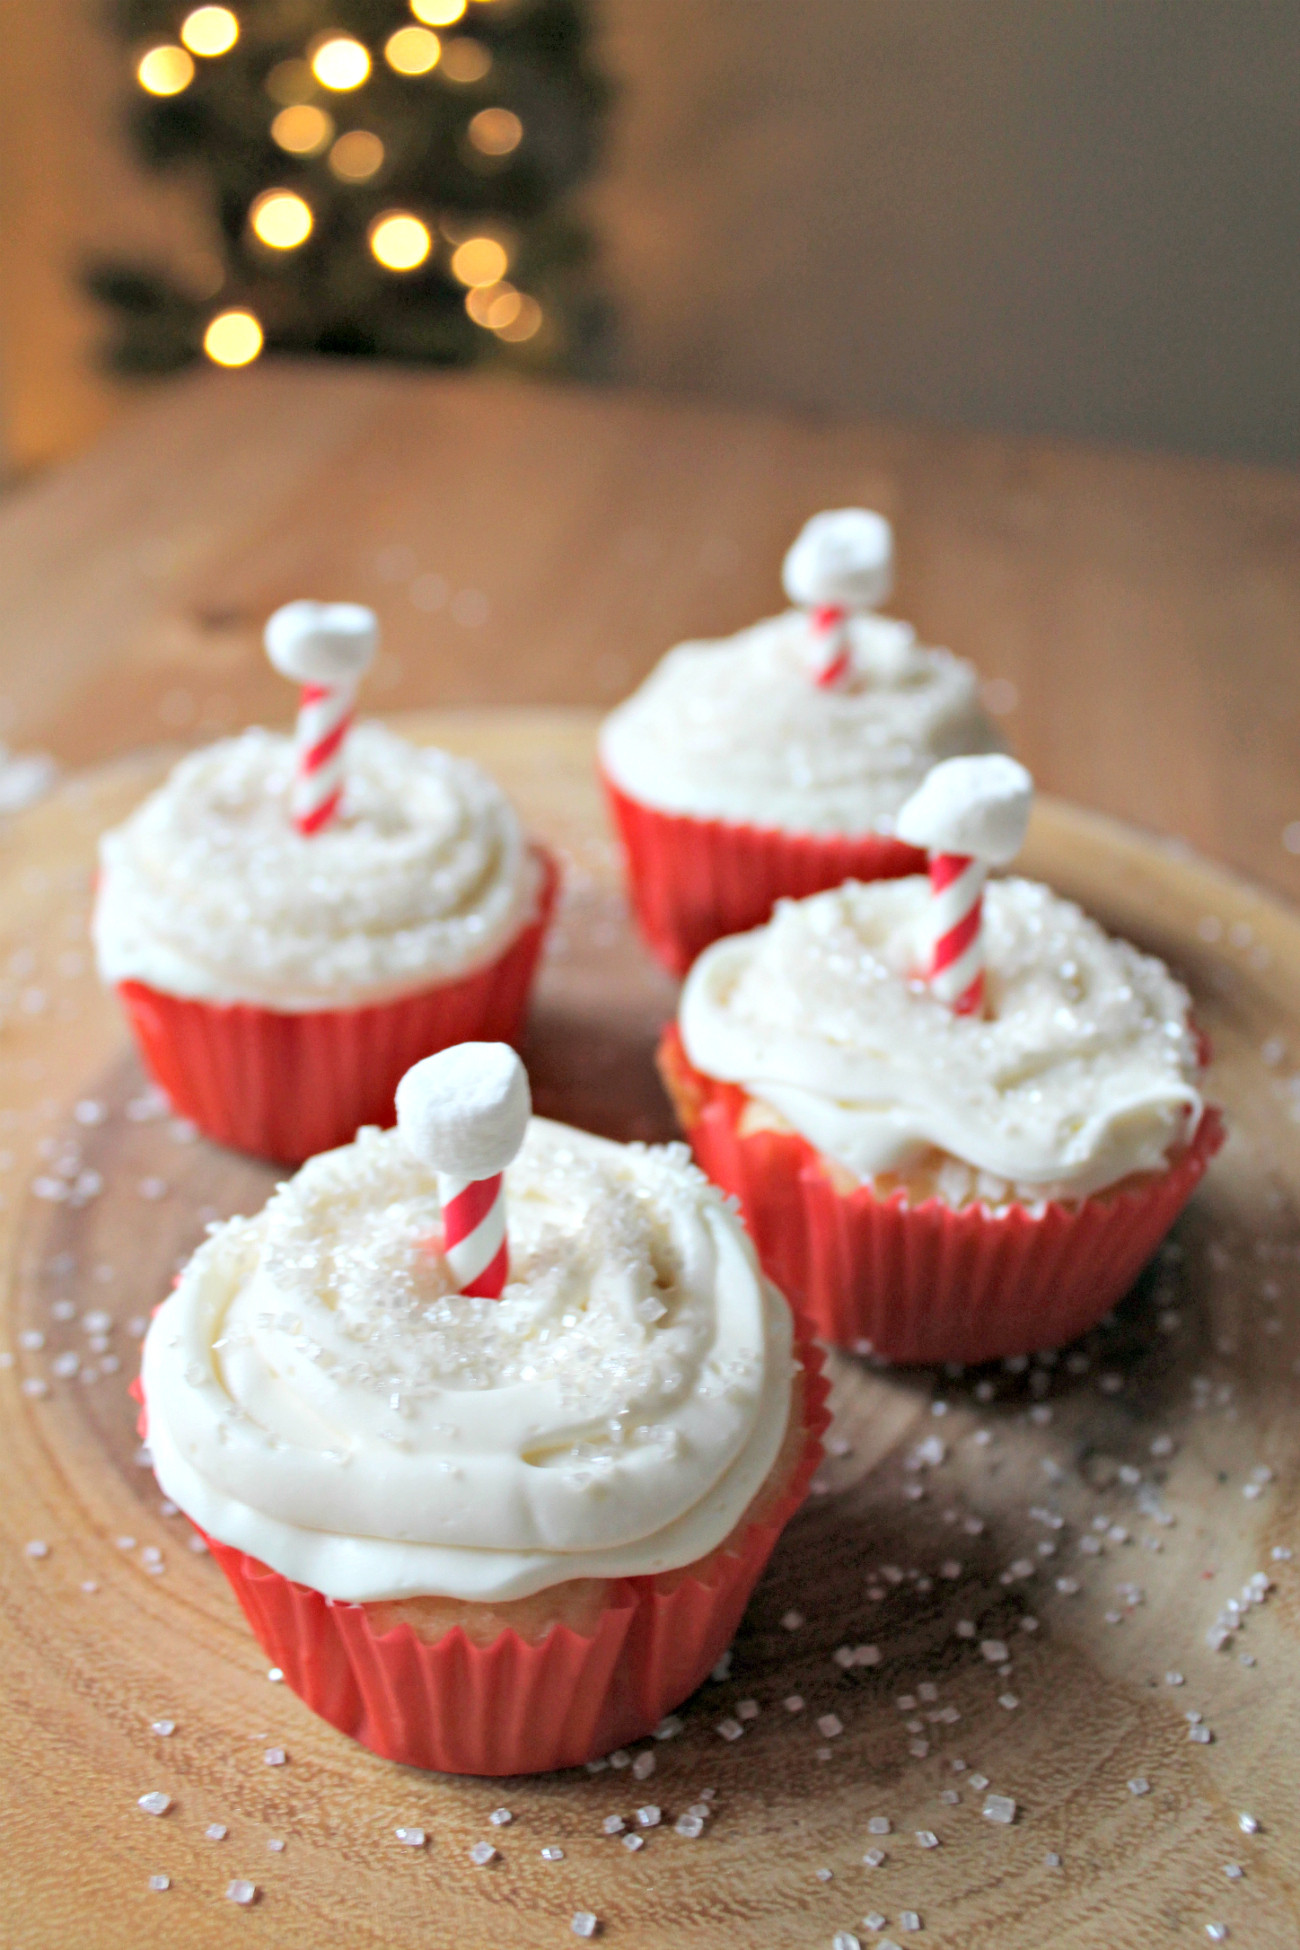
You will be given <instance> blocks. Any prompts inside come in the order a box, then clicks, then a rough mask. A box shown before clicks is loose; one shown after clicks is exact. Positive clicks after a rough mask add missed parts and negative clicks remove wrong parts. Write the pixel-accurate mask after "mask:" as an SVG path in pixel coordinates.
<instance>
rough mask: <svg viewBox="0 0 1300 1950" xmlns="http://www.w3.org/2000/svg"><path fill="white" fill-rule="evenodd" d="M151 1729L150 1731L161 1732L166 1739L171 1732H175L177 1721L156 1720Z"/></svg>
mask: <svg viewBox="0 0 1300 1950" xmlns="http://www.w3.org/2000/svg"><path fill="white" fill-rule="evenodd" d="M149 1731H150V1733H157V1734H160V1735H161V1736H162V1738H163V1739H164V1740H165V1739H166V1738H167V1736H168V1735H169V1734H173V1733H175V1731H176V1722H175V1720H155V1721H154V1722H153V1724H152V1725H151V1726H150V1728H149Z"/></svg>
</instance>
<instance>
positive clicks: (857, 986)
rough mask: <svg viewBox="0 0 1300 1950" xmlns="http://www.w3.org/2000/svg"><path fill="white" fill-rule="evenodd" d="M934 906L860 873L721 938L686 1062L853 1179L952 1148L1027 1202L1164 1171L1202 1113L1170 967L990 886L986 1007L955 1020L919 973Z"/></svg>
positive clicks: (1025, 883) (702, 986) (693, 1005)
mask: <svg viewBox="0 0 1300 1950" xmlns="http://www.w3.org/2000/svg"><path fill="white" fill-rule="evenodd" d="M928 898H929V889H928V883H927V882H926V881H925V880H924V879H923V878H921V877H919V876H917V877H913V878H909V879H905V880H893V881H875V882H873V883H871V884H870V885H869V886H861V885H858V884H856V883H854V882H849V883H847V884H846V885H845V886H843V887H839V888H836V889H835V890H834V891H833V892H831V893H825V894H817V895H814V896H813V897H812V898H811V899H809V900H803V901H784V902H782V903H781V904H780V905H779V906H778V907H777V910H776V914H775V916H774V918H773V920H772V921H771V922H770V923H769V925H768V926H767V927H765V928H759V929H756V930H755V931H754V932H753V933H752V934H745V935H736V936H733V937H732V938H731V939H729V940H725V941H719V942H717V943H715V944H714V946H713V947H712V948H710V949H708V950H706V952H705V953H704V954H703V955H702V956H701V957H700V959H699V961H698V962H696V964H695V966H694V968H693V969H692V970H691V973H690V975H689V976H688V977H687V981H686V987H685V989H684V991H683V994H682V1001H681V1017H680V1026H681V1035H682V1041H683V1044H684V1045H685V1049H686V1053H687V1056H688V1057H689V1058H690V1060H691V1062H692V1063H693V1064H694V1066H695V1067H696V1069H698V1070H700V1071H702V1072H704V1073H705V1074H706V1075H708V1076H711V1077H716V1078H720V1079H722V1080H724V1081H727V1082H732V1083H738V1084H742V1085H743V1086H744V1088H745V1090H746V1091H747V1092H748V1093H749V1094H750V1095H751V1096H752V1097H753V1098H756V1099H758V1100H759V1101H760V1102H762V1103H764V1104H767V1105H770V1106H772V1107H773V1108H774V1109H775V1110H776V1111H777V1112H779V1113H780V1115H781V1116H782V1117H783V1118H784V1119H785V1120H786V1121H787V1122H788V1123H789V1124H791V1125H793V1126H794V1128H795V1129H796V1130H797V1131H799V1132H800V1133H801V1134H802V1135H803V1136H804V1137H805V1138H807V1140H808V1142H809V1143H810V1144H812V1145H814V1146H816V1148H817V1149H818V1150H819V1151H821V1152H823V1153H824V1154H825V1155H826V1156H827V1157H828V1158H830V1159H832V1160H834V1161H835V1162H836V1163H837V1164H839V1165H841V1166H842V1167H843V1168H844V1169H845V1170H846V1171H848V1172H850V1173H852V1174H853V1176H854V1177H856V1178H858V1179H875V1178H878V1177H881V1176H885V1175H890V1174H894V1175H898V1176H900V1177H906V1176H907V1175H908V1174H909V1173H910V1172H912V1171H913V1170H914V1169H915V1168H916V1167H917V1166H918V1165H923V1164H925V1163H926V1161H927V1160H928V1161H929V1163H930V1164H931V1165H933V1166H935V1167H938V1166H940V1165H941V1164H942V1162H943V1158H944V1157H945V1156H946V1157H947V1158H950V1159H951V1158H955V1159H958V1160H960V1161H962V1163H963V1164H964V1165H966V1166H969V1167H970V1168H971V1170H972V1171H973V1172H974V1173H977V1174H983V1175H985V1180H986V1182H983V1183H978V1184H976V1185H975V1186H974V1187H973V1188H972V1187H970V1186H969V1185H965V1186H964V1195H970V1194H971V1192H972V1191H973V1194H974V1195H976V1196H984V1197H988V1198H990V1199H991V1200H993V1201H996V1200H997V1199H998V1198H1000V1197H1002V1198H1005V1197H1007V1196H1015V1197H1016V1198H1019V1199H1022V1200H1024V1201H1026V1202H1033V1201H1035V1200H1040V1199H1045V1198H1052V1197H1055V1198H1073V1199H1077V1198H1083V1197H1086V1196H1087V1195H1088V1194H1089V1193H1091V1192H1095V1191H1099V1190H1101V1189H1102V1188H1103V1187H1104V1186H1107V1185H1113V1184H1116V1183H1118V1181H1119V1180H1120V1179H1122V1178H1126V1177H1128V1176H1129V1174H1130V1173H1132V1172H1141V1171H1158V1170H1161V1169H1163V1168H1164V1166H1165V1164H1166V1162H1167V1158H1168V1153H1169V1151H1170V1150H1171V1148H1173V1147H1176V1146H1178V1145H1179V1144H1181V1143H1183V1142H1185V1141H1186V1140H1187V1139H1188V1138H1189V1137H1190V1136H1191V1134H1192V1131H1193V1130H1194V1128H1195V1126H1196V1123H1197V1122H1198V1120H1199V1117H1200V1113H1201V1108H1202V1104H1201V1097H1200V1094H1199V1091H1198V1089H1197V1087H1196V1079H1197V1075H1198V1069H1199V1062H1198V1049H1197V1043H1196V1038H1195V1034H1194V1032H1193V1029H1192V1027H1191V1023H1190V1017H1189V1011H1190V1002H1189V998H1188V996H1187V993H1186V991H1185V990H1184V989H1183V988H1182V987H1181V986H1180V985H1179V983H1177V982H1176V981H1175V980H1174V978H1173V977H1172V975H1170V973H1169V971H1168V969H1166V968H1165V966H1164V964H1163V963H1162V962H1159V961H1157V960H1155V959H1154V957H1152V956H1150V955H1144V954H1141V953H1140V952H1139V951H1138V949H1136V948H1134V947H1132V946H1131V945H1130V944H1129V943H1128V942H1125V941H1118V940H1113V939H1111V937H1110V936H1108V935H1107V934H1105V933H1104V932H1103V930H1102V929H1101V928H1100V927H1098V925H1097V924H1096V922H1095V921H1092V920H1090V919H1089V918H1088V916H1087V915H1086V914H1084V913H1083V912H1082V910H1081V909H1080V908H1078V907H1076V906H1075V905H1074V903H1073V902H1071V901H1067V900H1063V899H1061V898H1060V896H1059V895H1057V894H1054V893H1053V892H1052V891H1051V889H1050V888H1047V887H1043V886H1040V885H1038V884H1037V883H1036V882H1033V881H1029V880H1019V879H1008V880H998V881H993V882H991V883H990V885H989V886H988V887H987V888H986V890H985V893H984V940H985V957H986V970H985V994H986V1006H987V1015H986V1017H984V1018H980V1017H976V1016H958V1015H955V1014H953V1013H952V1011H951V1010H949V1009H948V1008H946V1007H945V1006H944V1004H943V1003H942V1002H940V1001H938V1000H937V999H936V998H935V996H934V995H933V994H932V993H931V991H930V989H929V987H928V985H927V984H926V983H925V982H923V981H920V980H918V979H916V976H915V971H916V969H917V967H918V965H919V963H920V960H921V957H922V954H923V952H924V928H925V924H926V909H927V902H928ZM936 1154H940V1155H936Z"/></svg>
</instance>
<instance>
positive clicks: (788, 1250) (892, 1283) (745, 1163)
mask: <svg viewBox="0 0 1300 1950" xmlns="http://www.w3.org/2000/svg"><path fill="white" fill-rule="evenodd" d="M659 1064H660V1069H661V1072H662V1074H663V1077H664V1081H665V1083H666V1085H667V1087H668V1091H669V1094H670V1096H671V1097H672V1099H673V1101H674V1104H675V1106H676V1108H677V1113H678V1117H679V1119H680V1121H681V1123H682V1126H683V1129H684V1130H685V1132H686V1135H687V1137H688V1139H689V1141H690V1144H691V1148H692V1150H693V1151H694V1153H695V1157H696V1161H697V1162H698V1164H699V1165H700V1166H701V1168H702V1169H703V1170H704V1171H705V1172H706V1173H707V1175H708V1176H709V1177H710V1178H711V1179H712V1180H713V1182H714V1184H715V1185H719V1186H720V1187H721V1188H722V1190H723V1191H725V1192H730V1193H732V1194H734V1196H735V1197H736V1198H738V1199H739V1201H740V1204H741V1207H742V1209H743V1212H744V1217H745V1223H746V1225H747V1226H748V1228H749V1232H750V1236H751V1237H752V1239H753V1241H754V1244H755V1247H756V1248H757V1251H758V1256H759V1259H760V1260H761V1261H762V1263H763V1267H764V1270H765V1271H766V1273H767V1275H768V1278H769V1279H771V1280H772V1281H774V1282H775V1284H776V1285H777V1286H779V1287H780V1289H781V1291H782V1293H784V1294H785V1296H786V1298H787V1300H789V1302H790V1305H791V1306H792V1307H794V1308H795V1310H796V1312H797V1313H799V1314H800V1315H801V1317H802V1319H803V1321H804V1323H805V1325H806V1326H807V1327H808V1328H809V1329H810V1331H811V1332H813V1333H815V1334H817V1335H818V1336H820V1338H821V1339H822V1340H825V1341H829V1342H830V1343H831V1344H832V1345H833V1346H836V1347H845V1348H852V1349H854V1350H855V1351H857V1352H859V1353H867V1352H871V1353H875V1354H879V1355H883V1356H885V1357H886V1359H888V1360H890V1361H898V1362H912V1361H916V1362H934V1361H961V1362H967V1363H976V1362H980V1361H992V1360H995V1359H1000V1358H1001V1357H1003V1356H1005V1355H1008V1354H1031V1353H1034V1352H1035V1351H1036V1350H1037V1349H1039V1348H1044V1347H1059V1346H1061V1345H1062V1344H1063V1343H1065V1342H1067V1341H1072V1340H1075V1339H1077V1338H1078V1336H1079V1335H1080V1334H1083V1333H1085V1332H1086V1331H1087V1330H1088V1329H1089V1328H1090V1327H1095V1326H1096V1324H1097V1322H1098V1321H1099V1320H1100V1319H1101V1318H1102V1316H1103V1315H1104V1314H1106V1313H1108V1312H1109V1311H1110V1309H1111V1307H1113V1306H1114V1304H1115V1302H1116V1301H1117V1300H1119V1299H1120V1298H1121V1297H1122V1295H1123V1294H1125V1293H1126V1292H1127V1291H1128V1289H1129V1287H1130V1286H1132V1284H1133V1282H1134V1280H1135V1279H1136V1278H1137V1276H1138V1274H1139V1273H1140V1272H1141V1270H1142V1268H1143V1267H1144V1266H1145V1264H1146V1262H1147V1261H1148V1260H1149V1259H1150V1257H1151V1255H1152V1254H1153V1253H1154V1251H1155V1249H1156V1247H1157V1246H1158V1245H1159V1244H1160V1241H1161V1240H1162V1239H1163V1238H1164V1236H1165V1234H1166V1233H1167V1232H1168V1230H1169V1228H1170V1226H1171V1225H1172V1224H1173V1222H1174V1220H1175V1219H1176V1218H1177V1217H1178V1214H1179V1213H1180V1212H1181V1211H1182V1209H1183V1207H1184V1205H1186V1203H1187V1201H1188V1199H1189V1198H1190V1197H1191V1195H1192V1193H1193V1191H1194V1190H1195V1188H1196V1186H1197V1184H1198V1183H1199V1181H1200V1179H1201V1177H1202V1175H1203V1174H1204V1171H1205V1168H1206V1166H1207V1165H1208V1164H1209V1162H1210V1159H1211V1158H1212V1157H1213V1156H1214V1154H1215V1152H1216V1151H1217V1150H1218V1149H1219V1146H1220V1145H1221V1144H1222V1143H1223V1138H1224V1126H1223V1119H1222V1117H1221V1116H1220V1114H1219V1112H1218V1111H1217V1110H1216V1109H1214V1108H1213V1107H1210V1108H1208V1109H1207V1110H1206V1111H1205V1112H1204V1114H1203V1116H1202V1117H1201V1120H1200V1123H1199V1124H1198V1125H1197V1127H1196V1131H1195V1133H1194V1135H1193V1137H1192V1141H1191V1143H1190V1144H1189V1145H1188V1147H1187V1149H1186V1150H1185V1151H1184V1152H1183V1153H1182V1154H1181V1156H1180V1157H1179V1158H1178V1159H1177V1160H1176V1161H1175V1162H1174V1163H1173V1164H1171V1165H1170V1166H1169V1168H1168V1169H1167V1170H1166V1171H1164V1172H1161V1173H1159V1174H1150V1175H1148V1176H1146V1177H1144V1178H1143V1179H1142V1180H1140V1181H1137V1182H1134V1183H1132V1184H1130V1185H1126V1186H1124V1187H1123V1188H1122V1189H1116V1190H1115V1191H1113V1192H1105V1191H1103V1192H1098V1193H1095V1194H1094V1195H1093V1196H1092V1197H1091V1198H1085V1199H1081V1200H1080V1201H1079V1202H1078V1203H1077V1204H1062V1203H1059V1202H1057V1201H1055V1200H1051V1201H1048V1202H1047V1203H1046V1204H1045V1205H1043V1206H1042V1207H1041V1208H1036V1209H1035V1210H1033V1211H1032V1212H1031V1211H1030V1210H1029V1209H1028V1208H1027V1207H1024V1206H1013V1207H1012V1208H1011V1209H1010V1210H1009V1211H1007V1212H996V1213H995V1212H990V1211H989V1210H988V1209H987V1208H986V1207H985V1206H982V1205H967V1206H962V1207H961V1208H960V1210H954V1209H953V1208H952V1207H951V1206H948V1205H945V1204H944V1203H943V1201H942V1200H941V1199H937V1198H931V1199H927V1200H925V1202H924V1203H923V1204H920V1205H913V1204H911V1203H910V1202H909V1201H908V1198H907V1195H906V1193H905V1192H902V1191H898V1192H894V1193H892V1194H891V1195H890V1196H889V1197H888V1198H885V1199H881V1198H877V1197H876V1195H875V1193H874V1192H873V1191H872V1190H871V1188H870V1187H869V1186H867V1185H859V1186H857V1187H855V1188H854V1189H853V1190H852V1191H850V1192H841V1191H838V1190H837V1189H836V1188H835V1186H834V1185H833V1184H832V1182H831V1179H830V1177H829V1175H828V1173H827V1169H826V1166H825V1163H824V1161H823V1160H822V1158H821V1157H820V1155H819V1154H818V1152H817V1151H816V1150H815V1149H814V1148H813V1146H812V1145H811V1144H809V1143H808V1141H807V1140H806V1139H805V1138H803V1137H800V1136H799V1135H798V1133H797V1132H793V1131H772V1130H756V1131H750V1132H746V1133H744V1134H742V1133H741V1130H740V1120H741V1118H742V1116H743V1114H744V1111H745V1108H746V1106H747V1105H748V1104H749V1102H750V1101H751V1100H750V1098H749V1097H748V1096H747V1095H746V1093H745V1091H744V1090H742V1089H740V1088H739V1087H738V1086H737V1085H735V1084H730V1083H720V1082H718V1081H717V1080H716V1079H715V1078H713V1077H707V1076H703V1075H702V1074H701V1073H700V1072H699V1071H698V1070H696V1069H695V1068H694V1067H693V1066H692V1064H691V1062H690V1060H689V1058H688V1057H687V1055H686V1052H685V1049H684V1048H683V1046H682V1042H681V1037H680V1035H679V1034H678V1031H677V1028H676V1026H675V1025H673V1026H670V1028H669V1029H668V1030H667V1031H665V1034H664V1038H663V1041H662V1042H661V1044H660V1048H659Z"/></svg>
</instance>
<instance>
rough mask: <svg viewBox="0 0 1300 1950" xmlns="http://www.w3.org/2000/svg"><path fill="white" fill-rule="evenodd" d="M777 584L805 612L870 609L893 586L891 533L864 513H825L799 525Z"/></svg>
mask: <svg viewBox="0 0 1300 1950" xmlns="http://www.w3.org/2000/svg"><path fill="white" fill-rule="evenodd" d="M781 581H782V583H783V584H784V586H785V593H786V595H787V596H788V597H789V598H790V601H791V602H792V603H799V604H801V605H802V606H803V607H805V608H809V609H818V608H821V607H822V605H824V604H828V603H833V604H835V605H837V606H838V607H840V608H843V609H874V608H875V607H876V605H877V604H878V603H883V602H884V600H885V598H886V597H887V596H888V594H889V592H890V590H891V589H892V588H893V586H894V531H893V529H892V528H891V527H890V525H889V523H888V522H887V521H886V520H885V517H884V516H883V515H877V514H873V513H872V512H871V510H870V509H869V508H828V509H826V511H825V512H824V513H822V514H820V515H814V516H813V517H812V520H811V521H806V522H805V523H804V525H803V527H802V529H801V530H800V532H799V536H798V539H797V540H796V541H795V543H794V546H793V547H792V548H791V549H790V551H789V553H788V554H787V556H786V558H785V561H784V562H783V563H782V565H781Z"/></svg>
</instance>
